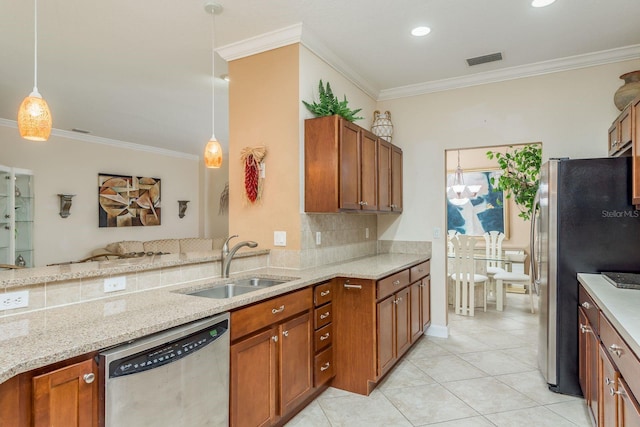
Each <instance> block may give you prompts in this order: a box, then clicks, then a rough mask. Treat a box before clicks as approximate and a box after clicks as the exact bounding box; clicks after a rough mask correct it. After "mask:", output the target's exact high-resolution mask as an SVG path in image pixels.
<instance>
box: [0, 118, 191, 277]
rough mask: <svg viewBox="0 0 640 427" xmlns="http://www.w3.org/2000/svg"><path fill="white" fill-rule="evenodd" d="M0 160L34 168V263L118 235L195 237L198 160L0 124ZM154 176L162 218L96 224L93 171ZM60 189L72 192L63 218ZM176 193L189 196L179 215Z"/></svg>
mask: <svg viewBox="0 0 640 427" xmlns="http://www.w3.org/2000/svg"><path fill="white" fill-rule="evenodd" d="M0 153H2V155H1V157H0V164H3V165H6V166H13V167H19V168H24V169H30V170H32V171H34V174H35V187H34V190H35V208H34V209H35V212H34V217H35V225H34V247H35V262H36V266H42V265H46V264H51V263H58V262H65V261H72V260H78V259H81V258H84V257H85V256H87V255H89V254H90V253H91V251H92V250H94V249H97V248H99V247H101V246H104V245H105V244H107V243H110V242H115V241H118V240H153V239H163V238H173V237H197V236H198V229H199V220H200V215H199V214H198V212H199V209H200V201H199V198H198V195H199V180H200V178H199V174H200V173H201V172H200V171H201V169H202V168H201V167H200V161H199V160H197V159H193V158H185V157H186V156H182V157H173V156H168V155H160V154H156V153H150V152H143V151H138V150H133V149H126V148H118V147H114V146H110V145H104V144H96V143H91V142H86V141H78V140H74V139H69V138H64V137H60V136H55V135H53V136H51V138H49V141H48V142H31V141H26V140H23V139H21V138H20V136H19V134H18V130H17V128H12V127H6V126H0ZM101 172H102V173H113V174H120V175H138V176H151V177H155V178H160V179H161V180H162V188H161V204H162V225H160V226H156V227H125V228H99V227H98V173H101ZM58 193H69V194H75V195H76V196H75V197H74V198H73V205H72V207H71V215H70V216H69V217H68V218H61V217H60V215H59V212H60V202H59V198H58V196H57V194H58ZM178 200H190V201H191V202H190V203H189V208H188V210H187V214H186V216H185V217H184V218H182V219H180V218H178Z"/></svg>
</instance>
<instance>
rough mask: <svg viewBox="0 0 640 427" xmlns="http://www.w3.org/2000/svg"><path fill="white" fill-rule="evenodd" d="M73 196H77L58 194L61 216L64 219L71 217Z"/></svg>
mask: <svg viewBox="0 0 640 427" xmlns="http://www.w3.org/2000/svg"><path fill="white" fill-rule="evenodd" d="M73 196H75V194H58V197H60V216H61V217H62V218H66V217H68V216H69V215H71V213H70V212H69V211H70V210H71V199H72V198H73Z"/></svg>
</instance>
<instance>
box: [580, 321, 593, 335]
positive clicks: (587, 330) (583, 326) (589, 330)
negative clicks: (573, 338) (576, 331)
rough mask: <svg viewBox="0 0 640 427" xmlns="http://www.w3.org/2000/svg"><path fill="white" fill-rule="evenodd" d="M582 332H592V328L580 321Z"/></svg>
mask: <svg viewBox="0 0 640 427" xmlns="http://www.w3.org/2000/svg"><path fill="white" fill-rule="evenodd" d="M580 332H582V333H583V334H586V333H587V332H591V328H590V327H588V326H587V325H583V324H582V323H580Z"/></svg>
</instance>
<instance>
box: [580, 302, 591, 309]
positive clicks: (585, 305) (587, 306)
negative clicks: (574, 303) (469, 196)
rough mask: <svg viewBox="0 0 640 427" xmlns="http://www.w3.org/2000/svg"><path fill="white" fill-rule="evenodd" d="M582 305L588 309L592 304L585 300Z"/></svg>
mask: <svg viewBox="0 0 640 427" xmlns="http://www.w3.org/2000/svg"><path fill="white" fill-rule="evenodd" d="M580 305H581V306H583V307H584V308H586V309H587V310H589V309H590V308H591V304H589V303H588V302H587V301H585V302H583V303H582V304H580Z"/></svg>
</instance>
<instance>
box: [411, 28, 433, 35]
mask: <svg viewBox="0 0 640 427" xmlns="http://www.w3.org/2000/svg"><path fill="white" fill-rule="evenodd" d="M430 32H431V28H429V27H416V28H414V29H413V30H411V35H412V36H416V37H422V36H426V35H427V34H429V33H430Z"/></svg>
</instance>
